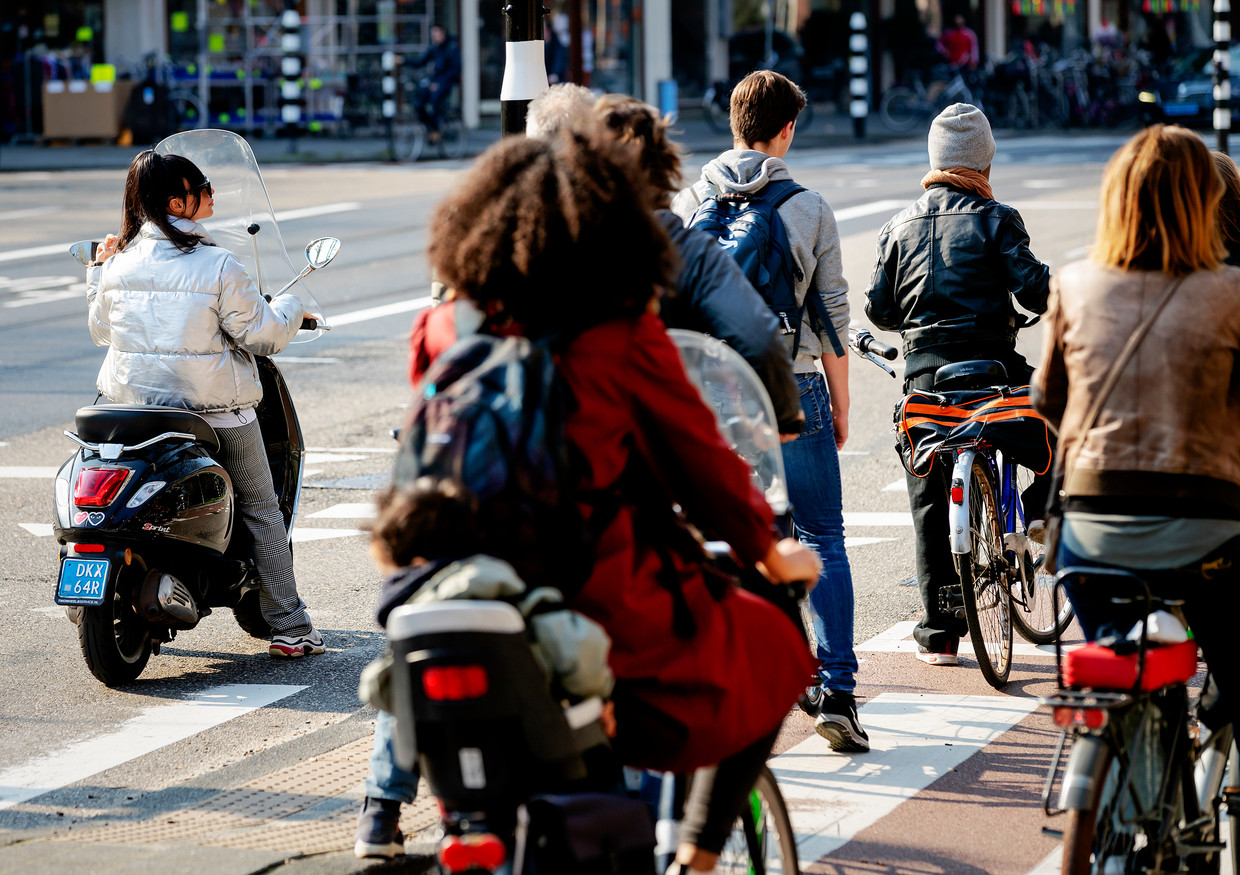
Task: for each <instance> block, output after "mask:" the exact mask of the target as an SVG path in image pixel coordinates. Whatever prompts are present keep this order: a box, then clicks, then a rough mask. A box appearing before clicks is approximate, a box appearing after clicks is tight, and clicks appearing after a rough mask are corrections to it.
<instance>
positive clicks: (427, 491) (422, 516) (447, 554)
mask: <svg viewBox="0 0 1240 875" xmlns="http://www.w3.org/2000/svg"><path fill="white" fill-rule="evenodd" d="M377 504H378V506H379V512H378V515H377V516H376V517H375V520H374V522H372V523H371V524H370V526H369V528H370V540H371V543H372V546H373V547H375V548H376V549H378V550H379V551H380V553H381V554H382V555H384V556H386V557H387V558H389V559H390V561H391V563H392V564H393V565H395V566H397V567H398V568H404V567H407V566H408V565H410V564H412V562H413V560H414V559H449V558H459V557H462V556H468V555H470V554H473V553H477V552H478V551H479V544H481V543H482V532H481V531H480V528H479V523H478V502H477V500H476V499H475V498H474V495H473V493H471V492H470V491H469V490H468V489H466V488H465V487H464V486H462V485H460V484H459V483H457V482H456V481H455V480H448V479H443V480H438V479H435V478H433V477H420V478H418V479H417V480H416V481H415V482H414V483H413V485H411V486H391V487H388V489H386V490H385V491H384V492H383V493H382V494H380V495H379V498H378V499H377Z"/></svg>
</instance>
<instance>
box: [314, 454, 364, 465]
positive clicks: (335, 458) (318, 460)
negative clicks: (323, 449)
mask: <svg viewBox="0 0 1240 875" xmlns="http://www.w3.org/2000/svg"><path fill="white" fill-rule="evenodd" d="M365 458H366V457H365V456H349V455H344V454H341V453H313V452H307V453H306V464H307V465H324V464H327V463H328V462H360V461H362V460H363V459H365Z"/></svg>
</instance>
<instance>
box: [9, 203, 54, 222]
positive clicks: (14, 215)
mask: <svg viewBox="0 0 1240 875" xmlns="http://www.w3.org/2000/svg"><path fill="white" fill-rule="evenodd" d="M56 212H60V207H31V208H30V209H28V210H10V211H9V212H7V213H0V222H3V221H5V220H7V219H25V218H28V217H30V216H46V215H47V214H48V213H56Z"/></svg>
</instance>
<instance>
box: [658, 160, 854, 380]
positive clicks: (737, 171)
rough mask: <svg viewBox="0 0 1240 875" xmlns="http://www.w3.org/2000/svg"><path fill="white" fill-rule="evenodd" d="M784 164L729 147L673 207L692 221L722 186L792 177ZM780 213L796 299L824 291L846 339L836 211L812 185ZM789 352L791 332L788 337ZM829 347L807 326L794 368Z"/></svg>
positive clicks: (750, 187) (805, 367)
mask: <svg viewBox="0 0 1240 875" xmlns="http://www.w3.org/2000/svg"><path fill="white" fill-rule="evenodd" d="M791 178H792V174H791V173H789V172H788V165H786V164H785V163H784V162H783V161H782V160H780V159H779V158H772V157H771V156H769V155H765V154H763V153H762V152H757V151H754V150H752V149H729V150H728V151H727V152H724V153H723V154H722V155H720V156H719V157H718V158H716V159H714V160H713V161H711V162H710V163H709V164H707V165H706V166H705V167H703V168H702V178H701V179H700V180H698V181H697V182H695V183H694V184H693V185H692V186H690V187H689V188H686V189H684V190H683V191H682V192H680V193H679V194H678V195H676V198H675V200H674V201H673V202H672V211H673V212H675V213H676V215H678V216H680V219H681V221H683V222H688V221H689V219H690V217H692V215H693V213H694V211H696V210H697V208H698V206H700V205H701V203H702V202H703V201H705V200H706V199H707V198H710V197H713V196H714V195H715V194H718V193H723V192H752V191H757V190H758V189H761V188H763V187H764V186H765V185H766V184H767V183H768V182H771V181H774V180H777V179H791ZM779 218H780V219H781V220H782V221H783V223H784V227H785V229H786V230H787V232H788V244H789V246H790V247H791V249H792V257H793V258H794V259H795V260H796V265H797V267H798V268H799V269H800V272H801V275H802V277H803V279H802V280H801V281H800V282H798V283H797V288H796V295H797V303H799V304H800V305H802V306H804V304H805V296H806V294H808V293H809V292H810V290H813V292H814V293H815V294H818V295H821V296H822V302H823V304H825V305H826V308H827V312H828V313H830V314H831V321H832V323H833V324H834V325H835V331H836V334H837V335H838V336H839V339H840V343H847V342H848V322H849V314H848V282H847V281H846V280H845V279H844V264H843V261H842V259H841V257H840V233H839V229H838V228H837V227H836V224H835V214H834V213H832V212H831V207H830V206H829V205H828V204H827V202H826V201H825V200H824V199H823V197H822V195H820V194H818V193H817V192H814V191H803V192H799V193H797V194H795V195H793V196H792V197H790V198H788V200H786V201H784V202H783V204H781V205H780V207H779ZM785 342H787V344H788V350H789V352H791V351H792V338H791V337H786V338H785ZM824 349H825V350H830V349H831V341H830V338H829V337H828V336H827V335H826V334H823V333H820V334H818V335H814V334H813V333H812V332H809V331H805V332H803V333H802V335H801V346H800V349H799V350H798V351H797V357H796V361H794V362H793V370H794V371H795V372H796V373H798V374H803V373H809V372H810V371H813V370H815V361H816V360H817V359H819V358H821V357H822V354H823V350H824Z"/></svg>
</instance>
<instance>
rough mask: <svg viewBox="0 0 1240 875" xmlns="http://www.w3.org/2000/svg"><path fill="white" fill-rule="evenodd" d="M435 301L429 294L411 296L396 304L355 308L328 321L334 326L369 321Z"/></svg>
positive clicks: (417, 308)
mask: <svg viewBox="0 0 1240 875" xmlns="http://www.w3.org/2000/svg"><path fill="white" fill-rule="evenodd" d="M433 303H435V299H434V298H432V297H431V296H430V295H427V296H426V297H425V298H411V299H410V300H408V301H397V302H396V303H395V304H384V305H383V306H381V307H370V308H368V309H365V310H354V311H353V312H352V313H344V314H341V315H340V316H329V317H328V319H327V322H328V324H329V325H331V326H332V328H339V327H341V326H342V325H352V324H354V323H355V322H368V321H370V320H371V319H382V318H384V317H385V316H398V315H400V314H401V313H412V312H414V311H415V310H424V309H425V308H427V307H429V306H430V305H431V304H433Z"/></svg>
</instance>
